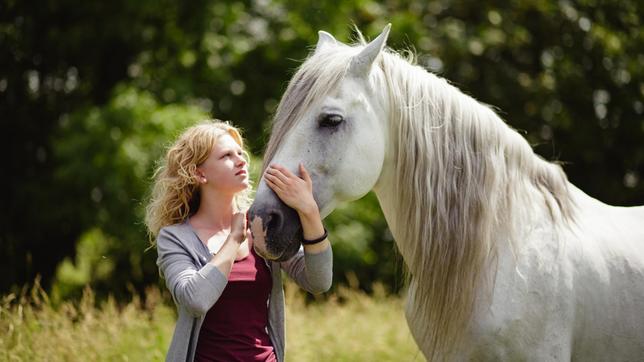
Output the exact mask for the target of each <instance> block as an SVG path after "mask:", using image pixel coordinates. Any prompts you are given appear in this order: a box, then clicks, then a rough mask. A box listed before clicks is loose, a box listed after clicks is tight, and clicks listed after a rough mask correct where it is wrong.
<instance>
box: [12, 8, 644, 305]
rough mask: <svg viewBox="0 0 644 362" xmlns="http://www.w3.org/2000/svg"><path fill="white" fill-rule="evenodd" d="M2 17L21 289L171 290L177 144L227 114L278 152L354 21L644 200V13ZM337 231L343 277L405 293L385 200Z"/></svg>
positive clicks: (58, 11)
mask: <svg viewBox="0 0 644 362" xmlns="http://www.w3.org/2000/svg"><path fill="white" fill-rule="evenodd" d="M0 8H1V9H2V10H3V11H0V44H1V45H0V46H1V47H2V50H3V51H4V52H3V54H6V55H7V56H6V57H0V113H1V114H2V115H3V117H2V124H3V126H4V128H5V129H6V130H8V131H7V132H5V133H4V135H5V136H4V138H3V142H1V143H0V144H2V145H3V147H4V149H3V152H2V154H3V155H5V156H4V162H5V169H7V170H10V172H9V174H10V176H8V177H4V178H3V179H2V182H3V186H4V188H5V189H7V190H10V192H8V193H7V195H6V196H5V198H4V199H3V208H2V216H3V217H2V220H3V221H2V229H1V232H0V256H2V258H3V260H5V261H6V262H5V263H3V265H2V267H0V268H2V269H1V270H0V271H1V272H0V290H3V291H6V290H8V289H9V288H10V287H11V286H15V285H22V284H23V283H25V282H28V281H31V280H33V278H34V276H35V275H37V274H41V275H43V280H44V284H45V285H46V286H48V285H49V281H50V280H51V279H52V278H53V276H54V275H55V273H58V274H57V275H58V279H57V280H58V287H59V288H60V289H59V291H60V293H61V296H62V295H73V294H74V293H78V290H79V289H78V287H79V286H80V285H81V284H82V283H86V282H87V281H88V280H89V281H90V282H91V283H92V284H93V285H94V286H95V288H97V291H98V293H99V294H102V293H105V292H106V291H108V290H110V291H113V292H118V291H121V292H123V291H124V290H127V289H128V288H129V285H131V286H133V287H134V288H136V289H137V290H139V291H141V290H143V288H144V286H145V285H148V284H154V283H156V282H157V279H158V278H157V271H156V266H155V265H154V258H155V255H154V254H155V253H154V251H149V252H147V253H146V252H144V251H143V250H144V249H145V248H146V246H147V236H146V234H145V231H144V227H143V225H142V219H141V216H142V213H141V212H142V209H141V206H142V201H143V200H144V199H145V195H146V192H147V190H148V187H149V180H150V175H151V174H152V171H153V169H154V161H155V160H157V159H158V158H159V157H160V155H161V153H162V149H163V147H164V145H165V144H166V142H168V141H169V140H170V139H172V138H173V137H174V136H175V135H176V133H177V132H178V131H179V130H180V129H182V128H184V127H185V126H187V125H189V124H192V123H193V122H196V121H198V120H200V119H203V118H211V117H216V118H220V119H229V120H233V121H234V123H235V124H237V125H239V126H241V127H242V128H243V129H244V130H245V131H246V132H245V133H246V136H247V138H248V140H249V141H250V145H251V149H252V151H253V153H254V154H255V155H261V152H262V150H263V147H264V145H265V142H266V140H267V137H268V134H267V131H266V130H267V129H269V123H270V115H271V113H272V112H273V111H274V109H275V107H276V105H277V103H278V101H279V99H280V96H281V94H282V92H283V91H284V89H285V87H286V84H287V81H288V79H289V77H290V75H292V73H293V70H294V69H295V68H296V67H297V66H298V65H299V64H300V62H301V60H302V59H304V58H305V57H306V55H307V54H308V52H309V50H310V49H311V48H312V47H313V46H314V45H315V43H316V41H317V31H318V30H326V31H329V32H331V33H333V34H334V35H335V36H336V37H337V38H338V39H339V40H341V41H345V42H349V41H351V38H352V37H355V34H353V32H352V28H351V26H352V25H353V24H355V25H356V26H357V27H358V28H359V29H360V30H361V31H363V33H364V34H365V36H366V37H367V38H373V37H374V36H375V35H377V34H378V32H379V31H380V30H381V29H382V28H383V26H384V25H385V24H386V23H388V22H391V23H393V28H392V32H391V35H390V40H389V45H390V46H391V47H392V48H394V49H407V48H411V49H414V50H415V53H416V55H417V59H418V63H419V64H421V65H423V66H425V67H426V68H428V69H429V70H431V71H433V72H436V73H438V74H439V75H441V76H443V77H445V78H447V79H449V80H450V81H451V82H452V83H453V84H455V85H457V86H458V87H459V88H461V89H462V90H463V91H464V92H465V93H467V94H471V95H473V96H474V97H475V98H477V99H479V100H481V101H483V102H485V103H488V104H492V105H494V106H496V107H498V109H499V113H500V114H501V116H502V117H503V118H504V119H506V120H507V122H508V123H509V124H510V125H511V126H513V127H514V128H516V129H518V130H520V132H521V133H522V134H523V135H524V136H525V137H526V138H527V139H528V140H529V142H530V143H531V144H533V145H534V147H535V150H536V151H537V152H538V153H539V154H541V155H543V156H544V157H545V158H546V159H550V160H560V161H562V162H563V163H564V166H565V169H566V171H567V174H568V175H569V177H570V179H571V181H572V182H573V183H575V184H576V185H578V186H579V187H580V188H581V189H582V190H584V191H586V192H588V193H589V194H590V195H591V196H594V197H597V198H598V199H600V200H602V201H605V202H608V203H613V204H620V205H635V204H644V182H642V177H643V175H644V147H643V146H642V145H643V144H644V143H643V142H642V141H643V140H644V121H643V117H642V114H643V113H644V103H643V101H642V99H644V67H643V66H642V64H644V56H643V55H642V52H641V49H643V47H644V27H643V26H642V24H641V18H642V14H643V10H644V9H643V7H642V2H641V1H635V0H619V1H617V0H611V1H598V0H583V1H577V2H571V1H567V0H563V1H557V2H549V1H544V0H528V1H518V0H511V1H505V2H477V3H472V2H469V1H463V0H433V1H420V0H410V1H400V0H395V1H388V2H384V3H382V2H376V1H371V0H359V1H339V0H334V1H326V2H320V1H318V2H307V1H285V0H264V1H214V0H203V1H197V2H189V3H187V2H186V3H182V2H172V1H165V0H162V1H160V2H159V1H137V2H128V1H112V2H101V3H96V2H78V1H72V0H55V1H48V2H47V3H46V4H38V5H35V4H32V3H30V2H19V1H8V2H5V3H3V5H1V6H0ZM255 166H258V162H255ZM326 222H327V224H328V226H329V230H330V232H331V236H332V238H333V240H334V242H335V243H336V244H335V245H334V246H335V253H334V255H335V262H336V265H335V272H336V278H337V280H336V281H341V282H347V283H351V284H353V285H360V286H361V287H363V288H365V289H367V290H368V289H369V288H370V286H371V284H372V283H373V282H374V281H383V282H385V283H386V285H387V288H388V289H390V290H398V289H399V288H400V286H401V284H402V282H401V277H400V275H401V270H402V269H404V268H403V265H402V264H403V263H402V261H401V260H400V259H399V257H397V256H395V255H396V254H395V251H394V245H393V243H392V240H391V236H390V234H389V232H388V230H387V227H386V224H385V222H384V219H383V217H382V215H381V214H380V212H379V211H378V206H377V201H376V199H375V197H374V196H373V195H369V196H367V197H366V198H365V199H363V200H360V201H358V202H356V203H353V204H350V205H347V206H343V207H342V208H340V209H339V210H337V211H336V212H335V213H334V214H332V215H331V216H330V217H329V219H328V220H327V221H326ZM90 249H91V250H93V251H92V252H89V250H90ZM99 255H100V258H99V257H98V256H99ZM103 257H104V258H103ZM63 260H66V261H65V262H64V263H63V264H62V265H60V266H59V264H60V263H61V262H62V261H63ZM72 261H73V262H72ZM101 263H104V264H101ZM99 265H109V267H106V266H100V267H99ZM57 270H58V272H56V271H57ZM110 271H111V272H110ZM107 274H109V276H108V275H107ZM88 278H89V279H88ZM74 291H75V292H74Z"/></svg>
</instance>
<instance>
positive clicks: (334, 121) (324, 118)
mask: <svg viewBox="0 0 644 362" xmlns="http://www.w3.org/2000/svg"><path fill="white" fill-rule="evenodd" d="M343 121H344V118H343V117H342V116H341V115H339V114H334V113H328V114H322V115H320V118H319V120H318V123H319V125H320V127H337V126H338V125H339V124H340V123H342V122H343Z"/></svg>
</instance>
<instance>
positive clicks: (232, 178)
mask: <svg viewBox="0 0 644 362" xmlns="http://www.w3.org/2000/svg"><path fill="white" fill-rule="evenodd" d="M197 172H198V174H199V176H200V177H203V178H205V179H206V181H207V182H206V183H204V184H202V185H201V187H205V188H211V189H213V190H216V191H217V192H222V193H225V194H235V193H237V192H240V191H243V190H245V189H246V188H247V187H248V182H249V181H248V164H247V163H246V160H245V159H244V157H243V152H242V148H241V147H240V146H239V145H238V144H237V142H235V140H234V139H233V138H232V137H231V136H230V135H229V134H224V135H222V136H220V137H219V138H218V139H217V142H216V143H215V145H214V147H213V148H212V151H211V152H210V155H209V156H208V158H207V159H206V161H204V162H203V163H202V164H201V165H199V166H198V167H197ZM200 181H203V179H202V180H200Z"/></svg>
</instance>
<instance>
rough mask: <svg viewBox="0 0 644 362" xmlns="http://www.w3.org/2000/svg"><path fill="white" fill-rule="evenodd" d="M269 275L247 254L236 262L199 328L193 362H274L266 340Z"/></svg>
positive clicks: (252, 254) (254, 256) (261, 263)
mask: <svg viewBox="0 0 644 362" xmlns="http://www.w3.org/2000/svg"><path fill="white" fill-rule="evenodd" d="M272 284H273V282H272V280H271V272H270V270H269V269H268V266H267V265H266V262H265V261H264V259H262V258H261V257H259V256H258V255H257V254H255V250H253V248H252V246H251V247H250V253H249V254H248V256H247V257H246V258H244V259H242V260H236V261H235V263H234V264H233V268H232V270H231V272H230V275H229V276H228V284H227V285H226V288H225V289H224V291H223V293H222V294H221V296H220V297H219V299H218V300H217V302H216V303H215V305H213V306H212V308H210V310H209V311H208V313H206V317H205V319H204V321H203V324H202V325H201V331H200V332H199V340H198V342H197V350H196V352H195V361H277V359H276V358H275V352H274V351H273V343H271V340H270V338H269V336H268V331H267V326H268V297H269V294H270V292H271V287H272Z"/></svg>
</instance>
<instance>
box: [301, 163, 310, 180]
mask: <svg viewBox="0 0 644 362" xmlns="http://www.w3.org/2000/svg"><path fill="white" fill-rule="evenodd" d="M300 175H301V176H302V179H303V180H304V181H306V183H307V184H310V183H312V181H311V175H310V174H309V171H307V170H306V168H304V164H303V163H301V162H300Z"/></svg>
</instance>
